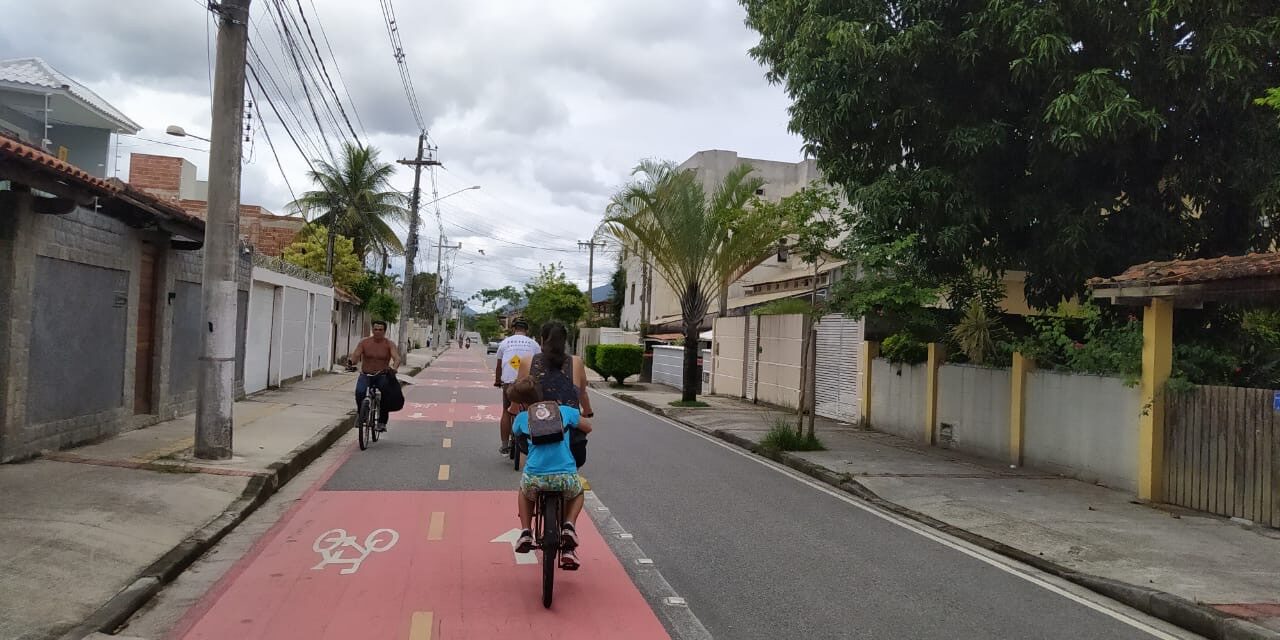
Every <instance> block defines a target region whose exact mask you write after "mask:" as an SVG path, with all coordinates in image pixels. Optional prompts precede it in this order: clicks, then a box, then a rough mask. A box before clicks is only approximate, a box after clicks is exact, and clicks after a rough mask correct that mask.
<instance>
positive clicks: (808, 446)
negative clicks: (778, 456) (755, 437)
mask: <svg viewBox="0 0 1280 640" xmlns="http://www.w3.org/2000/svg"><path fill="white" fill-rule="evenodd" d="M760 444H761V445H762V446H764V447H765V448H766V449H773V450H775V451H826V449H827V448H826V447H824V446H822V441H820V440H818V437H817V436H801V435H800V434H799V433H798V432H797V431H796V428H795V425H793V424H791V422H790V421H788V420H787V419H786V418H778V419H776V420H774V421H773V428H772V429H769V433H767V434H765V436H764V440H761V441H760Z"/></svg>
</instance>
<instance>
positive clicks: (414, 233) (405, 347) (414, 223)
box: [397, 133, 440, 357]
mask: <svg viewBox="0 0 1280 640" xmlns="http://www.w3.org/2000/svg"><path fill="white" fill-rule="evenodd" d="M426 142H427V134H426V133H420V134H418V157H417V159H415V160H398V161H397V162H399V163H400V164H403V165H409V166H411V167H413V199H412V201H411V204H410V205H409V206H410V209H411V213H410V217H409V239H408V240H407V241H406V242H405V243H404V296H403V298H402V299H401V303H400V353H401V354H402V357H405V356H407V354H408V353H409V347H410V346H411V345H410V343H409V318H410V317H411V316H412V315H413V314H411V313H410V311H409V306H410V304H411V303H412V302H413V272H414V268H415V266H416V265H414V261H415V260H417V259H418V227H419V225H421V224H422V219H421V218H419V217H418V202H419V201H421V189H420V185H421V184H422V168H423V167H434V166H436V165H439V164H440V163H439V162H436V160H435V154H434V153H432V155H431V157H428V158H425V159H424V158H423V157H422V152H423V150H424V147H425V146H426ZM432 151H433V152H434V149H433V150H432ZM436 273H437V277H438V276H439V271H437V272H436ZM437 287H438V285H437Z"/></svg>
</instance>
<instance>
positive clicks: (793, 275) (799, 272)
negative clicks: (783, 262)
mask: <svg viewBox="0 0 1280 640" xmlns="http://www.w3.org/2000/svg"><path fill="white" fill-rule="evenodd" d="M846 264H849V261H848V260H832V261H831V262H827V263H824V264H823V265H822V266H820V267H818V274H819V275H821V274H824V273H828V272H830V271H834V270H835V269H839V268H840V267H843V266H844V265H846ZM812 276H813V268H811V267H809V266H805V267H804V268H803V269H792V270H790V271H788V272H787V273H783V274H782V275H778V276H774V277H772V278H765V279H764V280H754V281H752V282H747V281H745V280H742V281H739V283H740V284H742V285H743V286H746V287H755V286H759V285H762V284H773V283H775V282H788V281H790V280H799V279H800V278H809V277H812Z"/></svg>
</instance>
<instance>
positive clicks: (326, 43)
mask: <svg viewBox="0 0 1280 640" xmlns="http://www.w3.org/2000/svg"><path fill="white" fill-rule="evenodd" d="M310 2H311V11H312V12H313V13H315V14H316V25H317V26H319V27H320V37H321V38H323V39H324V46H325V48H326V49H328V50H329V58H330V59H332V60H333V71H334V73H337V74H338V82H340V83H342V91H343V93H346V94H347V102H348V103H350V104H351V113H354V114H356V123H357V124H359V125H360V131H362V132H364V136H365V137H366V138H367V137H369V132H368V131H365V128H364V121H363V120H361V119H360V110H359V109H357V108H356V101H355V98H352V97H351V89H350V88H349V87H348V86H347V79H346V78H343V77H342V67H340V66H338V56H336V55H334V53H333V45H332V44H329V34H328V33H327V32H325V28H324V23H323V22H321V21H320V11H319V10H318V9H316V0H310Z"/></svg>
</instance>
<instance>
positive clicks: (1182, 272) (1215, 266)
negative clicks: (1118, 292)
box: [1089, 252, 1280, 288]
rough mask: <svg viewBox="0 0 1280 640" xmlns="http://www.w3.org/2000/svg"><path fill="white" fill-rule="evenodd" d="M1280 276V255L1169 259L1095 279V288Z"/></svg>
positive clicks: (1152, 285) (1150, 285)
mask: <svg viewBox="0 0 1280 640" xmlns="http://www.w3.org/2000/svg"><path fill="white" fill-rule="evenodd" d="M1276 276H1280V253H1277V252H1267V253H1250V254H1246V255H1243V256H1222V257H1220V258H1202V259H1197V260H1169V261H1166V262H1147V263H1145V264H1139V265H1134V266H1132V267H1129V268H1128V269H1126V270H1125V272H1124V273H1122V274H1120V275H1118V276H1114V277H1111V278H1094V279H1092V280H1090V281H1089V285H1090V286H1092V287H1094V288H1099V287H1101V288H1107V287H1110V286H1117V285H1122V286H1135V287H1157V286H1166V285H1177V284H1200V283H1206V282H1221V281H1224V280H1239V279H1243V278H1261V277H1276Z"/></svg>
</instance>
